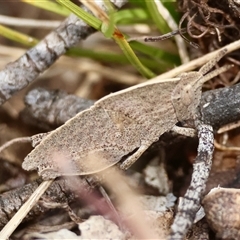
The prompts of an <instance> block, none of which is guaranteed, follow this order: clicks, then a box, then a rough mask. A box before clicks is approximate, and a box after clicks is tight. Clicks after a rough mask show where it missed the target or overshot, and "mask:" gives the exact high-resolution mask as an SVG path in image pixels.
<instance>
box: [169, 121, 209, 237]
mask: <svg viewBox="0 0 240 240" xmlns="http://www.w3.org/2000/svg"><path fill="white" fill-rule="evenodd" d="M197 124H198V123H197ZM197 129H198V137H199V144H198V155H197V157H196V159H195V163H194V164H193V174H192V180H191V183H190V186H189V187H188V190H187V192H186V193H185V195H184V197H183V198H181V199H180V201H179V204H178V212H177V214H176V217H175V219H174V222H173V224H172V226H171V234H170V238H169V239H170V240H175V239H183V238H184V236H185V234H186V232H187V230H188V229H189V228H190V227H191V226H192V224H193V221H194V218H195V216H196V213H197V211H198V210H199V208H200V206H201V205H200V200H201V197H202V195H203V193H204V191H205V186H206V182H207V180H208V177H209V173H210V170H211V165H212V155H213V149H214V145H213V143H214V136H213V129H212V127H211V126H209V125H205V124H202V123H200V124H199V125H197Z"/></svg>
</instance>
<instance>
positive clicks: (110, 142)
mask: <svg viewBox="0 0 240 240" xmlns="http://www.w3.org/2000/svg"><path fill="white" fill-rule="evenodd" d="M226 52H227V49H223V50H221V51H219V53H218V55H217V56H216V57H215V58H214V59H213V60H211V61H209V62H208V63H206V64H205V65H203V66H202V68H201V69H200V70H199V71H198V72H189V73H184V74H182V75H180V81H179V78H173V79H167V80H165V81H164V82H160V81H159V80H157V78H156V79H152V80H150V81H148V82H146V83H142V84H138V85H136V86H133V87H130V88H127V89H125V90H122V91H119V92H116V93H113V94H109V95H107V96H105V97H103V98H102V99H100V100H98V101H97V102H96V103H95V104H94V105H93V106H92V107H90V108H89V109H87V110H85V111H83V112H80V113H79V114H77V115H76V116H75V117H73V118H71V119H70V120H68V121H67V122H66V123H65V124H64V125H63V126H61V127H59V128H57V129H56V130H54V131H53V132H51V133H50V134H48V135H47V136H46V137H45V138H43V140H42V141H41V142H40V144H39V145H38V146H36V148H35V149H34V150H33V151H32V152H31V153H29V154H28V155H27V157H26V158H25V159H24V162H23V164H22V167H23V168H24V169H25V170H34V169H37V170H38V173H39V175H41V176H42V177H43V178H44V179H53V178H55V177H57V176H61V175H87V174H91V173H95V172H99V171H101V170H104V169H106V168H109V167H110V166H113V165H115V164H116V163H118V162H119V161H120V160H121V159H122V158H123V157H124V156H126V155H128V156H129V157H128V158H127V159H126V160H125V161H124V162H123V163H122V164H121V168H123V169H126V168H128V167H129V166H131V164H133V163H134V162H135V161H136V160H137V159H138V158H139V157H140V156H141V155H142V154H143V152H144V151H145V150H146V149H148V147H149V146H150V145H151V144H152V143H154V142H156V141H157V140H158V139H159V137H160V136H161V135H162V134H163V133H165V132H167V131H170V130H176V131H178V132H181V133H186V134H189V133H191V134H190V135H192V131H191V130H190V131H185V130H184V131H181V128H179V127H176V125H175V124H176V123H177V122H179V121H186V120H192V119H194V118H195V113H196V108H197V106H198V105H199V101H200V98H201V92H202V90H201V88H202V84H203V83H204V82H206V81H208V80H209V79H211V78H213V77H214V76H216V75H218V74H220V73H222V72H224V71H226V70H227V69H229V68H230V67H231V66H229V65H227V66H223V67H221V68H219V69H217V70H215V71H213V72H210V73H208V74H207V75H205V74H206V73H207V72H208V71H209V70H210V69H211V68H212V67H213V66H214V65H215V64H216V63H217V62H218V61H219V60H220V59H221V58H222V57H223V56H224V55H225V54H226ZM204 75H205V76H204ZM179 130H180V131H179ZM58 159H62V160H63V161H64V166H62V164H60V160H58ZM60 165H61V166H60Z"/></svg>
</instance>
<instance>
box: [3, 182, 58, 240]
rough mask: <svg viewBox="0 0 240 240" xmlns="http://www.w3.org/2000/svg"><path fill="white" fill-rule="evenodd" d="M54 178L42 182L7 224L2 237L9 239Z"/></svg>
mask: <svg viewBox="0 0 240 240" xmlns="http://www.w3.org/2000/svg"><path fill="white" fill-rule="evenodd" d="M53 181H54V180H47V181H44V182H42V183H41V184H40V185H39V187H38V188H37V189H36V190H35V191H34V192H33V194H32V195H31V197H30V198H29V199H28V200H27V201H26V202H25V203H24V204H23V205H22V207H21V208H20V209H19V211H18V212H17V213H16V214H15V215H14V216H13V217H12V219H11V220H10V221H9V222H8V223H7V224H6V225H5V227H4V228H3V229H2V231H1V232H0V239H1V240H3V239H4V240H6V239H8V238H9V237H10V236H11V234H12V233H13V232H14V230H15V229H16V228H17V227H18V225H19V224H20V223H21V222H22V220H23V219H24V218H25V217H26V216H27V214H28V213H29V212H30V210H31V209H32V208H33V207H34V205H35V204H36V203H37V201H38V200H39V199H40V197H41V196H42V195H43V193H44V192H45V191H46V190H47V188H48V187H49V186H50V185H51V184H52V182H53Z"/></svg>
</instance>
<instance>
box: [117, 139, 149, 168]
mask: <svg viewBox="0 0 240 240" xmlns="http://www.w3.org/2000/svg"><path fill="white" fill-rule="evenodd" d="M151 144H152V143H150V144H148V145H142V146H140V148H139V149H138V150H137V151H136V152H134V153H133V154H132V155H131V156H129V157H128V158H127V159H126V160H124V162H123V163H122V164H121V165H120V168H121V169H123V170H127V169H128V168H130V167H131V166H132V165H133V164H134V163H135V162H136V161H137V160H138V159H139V158H140V157H141V156H142V154H143V153H144V152H145V151H146V150H147V149H148V148H149V147H150V146H151Z"/></svg>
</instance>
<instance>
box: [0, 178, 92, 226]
mask: <svg viewBox="0 0 240 240" xmlns="http://www.w3.org/2000/svg"><path fill="white" fill-rule="evenodd" d="M76 181H77V182H76ZM41 182H42V180H40V179H38V180H36V181H33V182H31V183H29V184H27V185H25V186H23V187H19V188H17V189H14V190H11V191H8V192H6V193H3V194H1V195H0V229H1V228H3V227H4V226H5V225H6V224H7V223H8V221H9V220H10V219H11V218H12V217H13V215H14V214H15V213H16V212H17V211H18V210H19V208H20V207H21V206H22V205H23V204H24V203H25V202H26V201H27V200H28V198H29V197H30V196H31V195H32V193H33V192H34V191H35V190H36V189H37V187H38V186H39V185H40V184H41ZM73 183H76V186H78V187H79V188H78V191H79V192H81V198H83V197H84V194H85V193H87V192H89V191H91V187H90V186H89V184H88V183H87V182H86V180H85V179H80V178H79V179H77V178H74V179H72V178H71V177H68V178H64V179H57V180H55V181H54V182H53V183H52V185H51V186H50V187H49V188H48V189H47V191H46V192H45V193H44V195H43V196H42V199H45V200H47V201H48V202H54V203H71V202H73V201H76V199H78V197H79V196H78V194H77V192H75V191H73V189H72V187H75V189H74V190H76V186H72V185H73ZM46 211H48V209H47V208H46V207H44V206H43V205H41V204H39V203H38V204H36V205H35V206H34V207H33V209H32V210H31V212H30V213H29V214H28V215H27V217H26V218H25V219H24V221H27V220H30V219H32V218H34V217H36V216H39V215H40V214H42V213H44V212H46Z"/></svg>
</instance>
